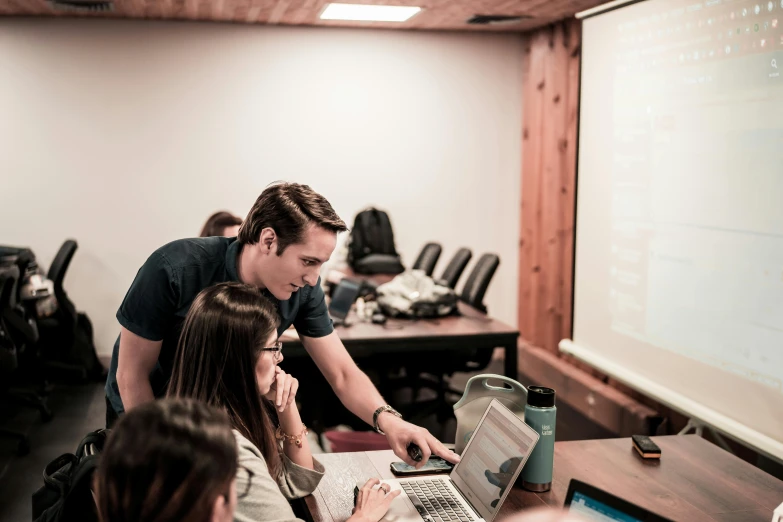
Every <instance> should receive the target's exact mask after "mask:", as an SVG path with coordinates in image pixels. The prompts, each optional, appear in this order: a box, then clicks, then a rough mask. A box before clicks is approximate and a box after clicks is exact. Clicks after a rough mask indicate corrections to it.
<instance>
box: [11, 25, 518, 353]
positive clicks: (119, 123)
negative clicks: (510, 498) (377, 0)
mask: <svg viewBox="0 0 783 522" xmlns="http://www.w3.org/2000/svg"><path fill="white" fill-rule="evenodd" d="M521 65H522V46H521V40H520V39H519V37H517V36H512V35H469V34H443V33H441V34H437V33H421V32H389V31H363V30H342V29H313V28H281V27H258V26H238V25H202V24H174V23H153V22H128V21H98V20H28V19H20V20H13V19H5V20H2V21H0V79H1V80H0V172H1V173H2V178H3V179H2V185H0V186H1V187H2V188H0V191H1V192H0V243H2V244H17V245H29V246H31V247H32V248H33V249H34V250H35V252H36V253H37V254H38V257H39V259H40V260H41V262H42V263H43V264H44V265H46V266H48V264H49V263H50V261H51V259H52V257H53V256H54V254H55V252H56V250H57V248H58V247H59V245H60V244H61V242H62V241H63V240H64V239H66V238H68V237H73V238H75V239H77V240H78V242H79V250H78V251H77V253H76V256H75V257H74V260H73V263H72V265H71V269H70V273H69V275H68V277H67V278H66V290H67V291H68V292H69V294H70V296H71V297H72V299H73V300H74V302H75V303H76V304H77V306H78V307H79V308H80V309H82V310H85V311H86V312H87V313H88V314H89V315H90V316H91V318H92V319H93V322H94V323H95V329H96V343H97V344H98V346H99V351H101V352H102V353H108V352H110V349H111V344H112V343H113V340H114V337H115V336H116V333H117V329H118V325H117V323H116V320H115V319H114V313H115V312H116V309H117V307H118V306H119V304H120V302H121V300H122V298H123V296H124V294H125V291H126V290H127V288H128V286H129V285H130V282H131V281H132V279H133V277H134V275H135V273H136V270H137V269H138V268H139V266H140V265H141V264H142V263H143V262H144V260H145V259H146V257H147V256H148V255H149V254H150V253H151V252H152V251H153V250H154V249H155V248H157V247H158V246H160V245H162V244H164V243H166V242H168V241H170V240H173V239H176V238H180V237H186V236H193V235H196V234H197V233H198V231H199V230H200V227H201V225H202V224H203V221H204V220H205V219H206V217H207V216H208V215H209V214H210V213H211V212H213V211H214V210H217V209H223V208H225V209H228V210H231V211H233V212H235V213H237V214H239V215H241V216H244V215H245V214H246V212H247V210H248V209H249V208H250V206H251V204H252V203H253V201H254V200H255V198H256V196H257V195H258V194H259V193H260V192H261V191H262V190H263V188H264V187H265V186H266V185H267V184H268V183H269V182H271V181H274V180H279V179H285V180H289V181H299V182H303V183H308V184H310V185H312V186H313V187H314V188H315V189H316V190H318V191H319V192H321V193H323V194H324V195H325V196H326V197H327V198H328V199H329V200H330V201H331V202H332V204H333V205H334V207H335V209H336V210H337V211H338V212H339V213H340V215H341V216H342V217H343V218H344V219H345V220H346V222H348V223H349V224H352V223H353V217H354V215H355V214H356V212H357V211H359V210H361V208H362V207H364V206H366V205H368V204H374V205H377V206H379V207H381V208H384V209H386V210H388V211H389V213H390V215H391V218H392V223H393V225H394V228H395V234H396V240H397V247H398V250H399V251H400V253H401V254H402V255H403V257H404V260H405V261H406V262H408V263H412V262H413V260H414V259H415V256H416V254H417V252H418V250H419V248H420V247H421V245H423V244H424V243H425V242H426V241H429V240H437V241H440V242H441V243H442V244H443V245H444V254H443V256H442V259H441V262H440V263H439V266H438V267H437V268H436V274H438V273H439V272H440V271H441V270H442V269H443V266H445V263H446V261H447V260H448V259H449V258H450V256H451V254H452V253H453V252H454V251H455V250H456V249H457V248H459V247H460V246H463V245H464V246H469V247H471V248H472V249H473V251H474V256H478V255H480V254H481V253H482V252H485V251H494V252H497V253H498V254H499V255H500V256H501V265H500V269H499V271H498V273H497V274H496V276H495V279H494V281H493V283H492V285H491V287H490V289H489V292H488V297H487V302H488V306H489V309H490V312H491V313H492V314H493V315H495V316H497V317H499V318H501V319H503V320H504V321H506V322H508V323H511V324H516V310H517V303H516V301H517V272H518V270H517V257H518V256H517V242H518V238H519V203H520V185H519V183H520V181H519V178H520V159H521V158H520V154H521V152H520V144H521V137H520V135H521V110H522V109H521V105H522V99H521V90H522V89H521ZM474 259H475V257H474ZM471 266H472V264H471V265H470V266H469V267H468V269H470V268H471ZM463 278H465V276H463Z"/></svg>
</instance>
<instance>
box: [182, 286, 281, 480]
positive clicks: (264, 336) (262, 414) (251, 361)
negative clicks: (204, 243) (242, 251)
mask: <svg viewBox="0 0 783 522" xmlns="http://www.w3.org/2000/svg"><path fill="white" fill-rule="evenodd" d="M279 325H280V318H279V316H278V314H277V310H276V308H275V306H274V305H273V304H272V303H271V301H269V300H268V299H267V298H266V297H264V296H263V295H262V294H261V292H260V291H259V290H258V289H257V288H254V287H251V286H248V285H244V284H241V283H220V284H218V285H215V286H212V287H209V288H206V289H205V290H202V291H201V293H200V294H199V295H198V296H197V297H196V299H195V300H194V301H193V305H192V306H191V307H190V311H189V312H188V315H187V317H186V318H185V323H184V325H183V327H182V334H181V335H180V338H179V344H178V346H177V354H176V356H175V359H174V369H173V372H172V377H171V382H170V383H169V390H168V395H169V396H174V397H191V398H194V399H198V400H200V401H203V402H205V403H207V404H209V405H210V406H215V407H217V408H220V409H222V410H224V411H225V412H226V414H227V415H228V418H229V420H230V421H231V425H232V426H233V427H234V429H236V430H237V431H239V433H241V434H242V435H243V436H244V437H245V438H247V439H248V440H250V441H251V442H252V443H253V444H255V445H256V447H258V449H259V450H261V453H262V454H263V455H264V459H265V460H266V464H267V466H268V468H269V472H270V473H271V475H272V476H273V477H277V476H279V474H280V473H281V471H282V464H281V460H280V453H279V447H278V445H277V442H276V441H275V436H274V428H273V424H272V419H271V417H270V411H272V410H273V408H272V407H271V406H267V403H268V401H267V400H266V399H264V398H263V397H261V394H260V392H259V389H258V384H257V383H256V373H255V368H256V363H257V362H258V358H259V356H260V355H261V353H263V352H261V350H260V348H264V347H265V346H266V344H265V343H266V342H267V340H268V339H269V337H270V336H271V335H272V333H273V332H275V331H276V330H277V327H278V326H279Z"/></svg>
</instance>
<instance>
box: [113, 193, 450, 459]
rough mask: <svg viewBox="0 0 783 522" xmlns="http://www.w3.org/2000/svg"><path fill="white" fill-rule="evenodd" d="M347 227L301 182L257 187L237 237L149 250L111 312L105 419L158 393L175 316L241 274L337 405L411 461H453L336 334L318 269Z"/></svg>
mask: <svg viewBox="0 0 783 522" xmlns="http://www.w3.org/2000/svg"><path fill="white" fill-rule="evenodd" d="M346 230H347V227H346V226H345V223H344V222H343V220H342V219H340V217H339V216H338V215H337V213H336V212H335V211H334V209H333V208H332V206H331V205H330V204H329V202H328V201H327V200H326V198H324V197H323V196H321V195H320V194H318V193H316V192H315V191H313V190H312V189H311V188H310V187H308V186H307V185H299V184H297V183H280V184H276V185H272V186H270V187H268V188H267V189H266V190H264V191H263V192H262V193H261V195H260V196H259V197H258V199H257V200H256V202H255V204H254V205H253V208H252V209H251V210H250V213H249V214H248V215H247V219H245V221H244V222H243V223H242V226H241V228H240V229H239V236H238V237H236V238H226V237H208V238H198V239H181V240H178V241H174V242H171V243H169V244H167V245H165V246H163V247H161V248H159V249H158V250H156V251H155V252H154V253H153V254H152V255H151V256H150V257H149V259H147V261H146V262H145V263H144V265H142V267H141V269H139V272H138V273H137V274H136V279H134V281H133V284H131V287H130V289H129V290H128V293H127V294H126V295H125V299H124V300H123V302H122V304H121V305H120V308H119V310H118V311H117V320H118V321H119V322H120V325H121V329H120V335H119V337H118V338H117V342H116V343H115V344H114V351H113V352H112V358H111V367H110V369H109V377H108V379H107V381H106V423H107V426H108V425H111V424H112V423H113V422H114V420H116V418H117V416H118V415H119V414H122V413H123V412H124V411H125V410H130V409H132V408H134V407H136V406H138V405H139V404H143V403H145V402H148V401H151V400H154V399H155V398H156V397H162V396H163V395H164V394H165V391H166V384H167V382H168V379H169V377H170V376H171V368H172V363H173V360H174V354H175V351H176V348H177V340H178V338H179V332H180V328H181V326H182V321H183V320H184V318H185V315H186V314H187V312H188V309H189V308H190V305H191V303H192V302H193V299H194V298H195V297H196V295H197V294H198V293H199V292H200V291H201V290H203V289H204V288H206V287H208V286H211V285H213V284H216V283H222V282H225V281H240V282H243V283H245V284H249V285H253V286H256V287H258V288H260V289H262V292H263V293H264V295H266V296H267V297H268V298H269V299H271V300H272V301H273V302H275V303H276V304H277V308H278V312H279V313H280V319H281V323H280V329H279V332H280V333H282V332H283V331H285V330H286V329H287V328H288V327H289V326H290V325H291V324H293V325H294V327H295V328H296V331H297V332H298V334H299V337H300V338H301V340H302V344H303V345H304V347H305V349H306V350H307V352H308V353H309V354H310V356H311V357H312V358H313V361H315V364H316V365H317V366H318V368H319V369H320V370H321V373H323V375H324V377H326V379H327V381H329V384H330V385H331V386H332V389H333V390H334V391H335V393H336V394H337V396H338V397H339V398H340V400H341V401H342V403H343V404H344V405H345V406H346V407H347V408H348V409H349V410H350V411H351V412H353V413H354V414H355V415H357V416H358V417H360V418H361V419H362V420H364V421H365V422H367V423H368V424H370V425H372V426H373V427H374V428H375V430H376V431H378V432H379V433H383V434H385V435H386V438H387V439H388V441H389V444H390V445H391V447H392V449H393V450H394V453H395V454H396V455H397V456H398V457H399V458H401V459H403V460H404V461H405V462H407V463H408V464H411V465H417V466H419V467H420V466H422V465H424V463H426V462H427V460H428V459H429V456H430V454H431V453H434V454H436V455H439V456H441V457H443V458H444V459H446V460H449V461H451V462H457V461H458V460H459V457H458V456H457V455H456V454H455V453H453V452H451V451H449V450H448V449H446V447H445V446H443V444H441V443H440V442H439V441H438V440H437V439H436V438H435V437H433V436H432V435H431V434H430V433H429V432H428V431H427V430H425V429H423V428H420V427H418V426H414V425H413V424H410V423H409V422H406V421H404V420H403V419H402V418H401V417H400V414H399V413H397V411H395V410H394V409H393V408H392V407H391V406H389V405H388V404H386V401H384V400H383V397H381V395H380V393H379V392H378V390H377V389H376V388H375V386H374V385H373V384H372V382H371V381H370V379H369V378H368V377H367V375H365V374H364V372H362V371H361V370H360V369H359V368H358V367H357V366H356V364H355V363H354V361H353V359H352V358H351V356H350V355H349V354H348V351H347V350H346V349H345V346H343V343H342V341H341V340H340V338H339V337H338V336H337V334H336V333H335V331H334V327H333V325H332V320H331V319H330V318H329V313H328V311H327V308H326V302H325V300H324V293H323V290H322V289H321V285H320V277H319V273H320V269H321V266H322V265H323V264H324V263H325V262H326V261H327V260H328V259H329V257H331V255H332V252H333V251H334V248H335V245H336V242H337V234H338V233H339V232H344V231H346ZM277 406H281V405H279V404H278V405H277ZM411 442H413V443H415V444H416V445H418V446H419V447H420V448H421V450H422V454H423V457H424V458H423V459H422V460H421V462H419V463H416V462H414V461H413V460H412V459H411V458H410V457H409V456H408V453H407V446H408V444H410V443H411Z"/></svg>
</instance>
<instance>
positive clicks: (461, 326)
mask: <svg viewBox="0 0 783 522" xmlns="http://www.w3.org/2000/svg"><path fill="white" fill-rule="evenodd" d="M459 311H460V315H455V316H449V317H440V318H438V319H419V320H415V321H412V320H397V319H390V320H389V321H388V322H387V323H386V325H380V324H375V323H372V322H359V321H358V320H357V319H356V317H355V316H354V315H351V316H349V320H353V321H356V322H355V323H354V324H353V325H352V326H336V327H335V331H336V332H337V335H338V336H340V339H341V340H342V342H343V344H344V345H345V348H346V349H347V350H348V353H350V354H351V356H352V357H353V358H354V359H360V358H363V357H370V356H372V355H376V354H390V353H395V354H396V353H423V352H428V353H432V352H449V351H452V352H453V351H461V350H476V349H478V350H492V349H494V348H503V350H504V366H503V367H504V370H503V371H504V373H505V375H506V376H508V377H511V378H512V379H517V338H518V337H519V330H517V329H516V328H514V327H512V326H508V325H507V324H504V323H502V322H500V321H498V320H495V319H492V318H491V317H489V316H487V315H484V314H482V313H481V312H479V311H478V310H476V309H474V308H471V307H470V306H468V305H466V304H465V303H459ZM281 340H282V341H284V343H285V348H284V349H285V357H286V359H296V358H298V357H306V356H308V355H307V351H306V350H305V349H304V346H302V343H301V342H300V341H299V340H298V339H291V338H288V337H286V336H283V337H281Z"/></svg>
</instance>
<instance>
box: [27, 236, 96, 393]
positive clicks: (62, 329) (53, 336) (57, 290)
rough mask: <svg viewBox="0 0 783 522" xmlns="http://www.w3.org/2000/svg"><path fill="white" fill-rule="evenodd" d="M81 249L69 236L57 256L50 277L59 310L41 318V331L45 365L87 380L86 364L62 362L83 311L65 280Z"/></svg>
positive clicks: (73, 337) (48, 368)
mask: <svg viewBox="0 0 783 522" xmlns="http://www.w3.org/2000/svg"><path fill="white" fill-rule="evenodd" d="M77 248H78V244H77V243H76V241H74V240H73V239H68V240H66V241H65V242H64V243H63V244H62V246H61V247H60V250H59V251H58V252H57V255H56V256H55V257H54V260H53V261H52V264H51V266H50V267H49V272H48V273H47V277H48V278H49V279H51V280H52V283H53V284H54V296H55V297H56V298H57V311H56V312H55V313H54V314H53V315H52V316H50V317H46V318H43V319H41V320H40V321H39V322H38V325H39V331H40V334H41V341H40V345H41V354H42V355H43V357H44V361H43V364H44V366H45V367H46V369H47V370H50V371H51V370H53V371H55V372H58V373H61V374H66V375H68V376H71V377H73V378H75V379H77V380H86V379H87V377H88V373H87V370H86V369H85V368H84V367H83V366H80V365H78V364H72V363H66V362H61V361H58V359H61V358H62V355H63V353H64V352H67V351H68V350H70V348H71V346H73V344H74V340H75V338H76V326H77V322H78V317H79V314H78V312H77V311H76V306H74V304H73V302H72V301H71V300H70V299H69V298H68V294H67V293H66V292H65V288H64V287H63V281H64V279H65V274H66V273H67V272H68V267H69V266H70V264H71V260H72V259H73V255H74V253H75V252H76V249H77Z"/></svg>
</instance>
